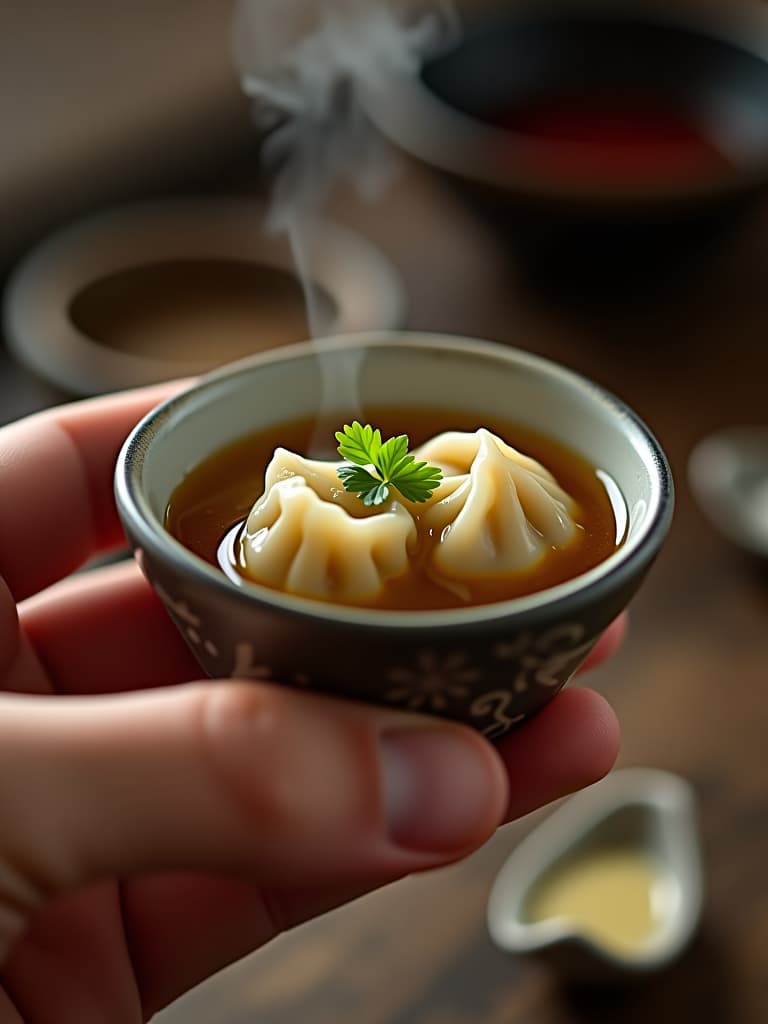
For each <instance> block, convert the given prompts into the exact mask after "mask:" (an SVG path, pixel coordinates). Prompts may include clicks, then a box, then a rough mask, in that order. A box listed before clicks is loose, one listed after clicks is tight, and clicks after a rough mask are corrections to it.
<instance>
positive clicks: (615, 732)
mask: <svg viewBox="0 0 768 1024" xmlns="http://www.w3.org/2000/svg"><path fill="white" fill-rule="evenodd" d="M619 742H620V735H619V725H618V721H617V719H616V715H615V714H614V712H613V709H612V708H611V706H610V705H609V704H608V703H607V701H605V700H604V699H603V698H602V697H601V696H599V694H597V693H594V692H593V691H592V690H586V689H583V688H582V687H577V686H574V687H570V688H569V689H566V690H563V691H562V692H561V693H559V694H558V695H557V697H555V699H554V700H552V701H550V702H549V704H547V705H546V706H545V707H544V708H542V710H541V711H539V712H538V714H536V715H534V717H533V718H532V719H531V720H530V721H529V722H527V723H526V725H525V726H524V727H523V728H521V729H518V730H517V731H516V732H514V733H512V735H511V736H509V737H508V738H507V739H505V740H503V741H502V742H501V743H500V744H499V748H498V749H499V754H500V755H501V758H502V760H503V762H504V765H505V767H506V770H507V774H508V776H509V805H508V807H507V815H506V817H507V820H508V821H512V820H514V819H515V818H521V817H523V815H525V814H528V813H529V812H531V811H533V810H536V809H537V808H539V807H544V806H545V805H546V804H548V803H551V802H552V801H553V800H558V799H559V798H560V797H563V796H567V795H568V794H569V793H574V792H575V791H576V790H577V789H583V788H584V787H585V786H589V785H591V784H592V783H593V782H597V781H598V780H599V779H601V778H602V777H603V776H604V775H606V774H607V773H608V772H609V771H610V770H611V768H612V767H613V765H614V763H615V761H616V758H617V757H618V754H619Z"/></svg>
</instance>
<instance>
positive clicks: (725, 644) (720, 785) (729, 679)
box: [0, 169, 768, 1024]
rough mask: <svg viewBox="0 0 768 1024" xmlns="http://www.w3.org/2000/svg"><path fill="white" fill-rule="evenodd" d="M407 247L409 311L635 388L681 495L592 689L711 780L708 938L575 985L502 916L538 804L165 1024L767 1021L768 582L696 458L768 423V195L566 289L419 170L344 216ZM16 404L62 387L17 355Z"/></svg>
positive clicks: (674, 764) (705, 791) (618, 386)
mask: <svg viewBox="0 0 768 1024" xmlns="http://www.w3.org/2000/svg"><path fill="white" fill-rule="evenodd" d="M337 212H338V213H339V215H340V216H341V217H342V218H343V219H344V220H346V221H347V222H348V223H350V224H352V225H353V226H358V227H361V228H362V229H363V230H365V231H366V232H367V233H368V234H369V235H370V237H372V238H373V239H374V240H376V241H378V242H379V244H381V245H382V246H383V247H384V248H385V249H386V250H387V251H388V252H389V253H390V254H391V255H392V257H393V258H394V259H395V260H396V261H397V263H398V265H399V267H400V269H401V271H402V274H403V276H404V278H405V281H406V283H407V286H408V290H409V292H410V298H411V311H410V317H409V323H410V325H411V326H414V327H420V328H429V329H445V330H449V331H452V332H456V333H467V334H472V335H476V336H480V337H489V338H494V339H497V340H500V341H503V342H507V343H513V344H516V345H519V346H521V347H523V348H527V349H530V350H532V351H535V352H539V353H542V354H544V355H547V356H550V357H553V358H555V359H557V360H560V361H562V362H564V363H566V364H568V365H570V366H572V367H574V368H576V369H578V370H580V371H582V372H584V373H586V374H587V375H589V376H591V377H593V378H595V379H596V380H598V381H600V382H601V383H602V384H604V385H607V386H608V387H609V388H611V389H612V390H614V391H616V392H617V393H618V394H620V395H621V396H622V397H623V398H625V399H626V400H627V401H628V402H629V403H630V404H631V405H633V406H634V407H635V408H636V409H637V410H638V411H639V412H640V413H641V415H643V416H644V417H645V418H646V419H647V420H648V422H649V423H650V424H651V426H652V427H653V428H654V430H655V431H656V432H657V434H658V435H659V436H660V438H661V439H662V441H663V443H664V445H665V447H666V449H667V451H668V453H669V455H670V458H671V461H672V464H673V468H674V470H675V473H676V478H677V483H678V489H679V496H678V506H677V516H676V521H675V524H674V527H673V530H672V534H671V537H670V540H669V543H668V545H667V547H666V549H665V551H664V553H663V555H662V557H661V558H660V560H659V562H658V563H657V566H656V568H655V569H654V571H653V573H652V575H651V577H650V578H649V580H648V582H647V584H646V585H645V587H644V589H643V590H642V592H641V594H640V596H639V597H638V598H637V600H636V601H635V603H634V605H633V619H632V629H631V634H630V637H629V640H628V642H627V644H626V646H625V648H624V650H623V651H622V653H621V654H620V655H619V657H617V658H616V659H615V660H614V661H613V662H612V663H611V664H610V665H609V666H607V667H605V668H603V669H601V670H600V671H599V672H598V673H595V674H594V675H593V676H592V677H591V679H590V684H591V685H594V686H595V687H596V688H598V689H600V690H601V691H602V692H604V693H605V694H606V695H607V696H608V697H609V699H610V700H611V701H612V702H613V704H614V706H615V708H616V710H617V712H618V714H619V716H620V719H621V721H622V725H623V731H624V745H623V752H622V755H621V764H622V765H649V766H654V767H659V768H664V769H670V770H672V771H675V772H679V773H681V774H682V775H684V776H685V777H686V778H688V779H689V780H690V781H691V782H692V783H693V784H694V785H695V787H696V790H697V792H698V795H699V799H700V827H701V836H702V840H703V847H704V854H705V861H706V882H707V901H706V913H705V920H704V925H703V929H702V933H701V937H700V939H699V940H698V941H697V943H696V944H695V945H694V947H693V948H692V949H691V951H690V953H689V954H688V955H687V956H686V957H685V958H684V960H683V961H682V962H681V963H680V964H679V965H678V966H677V967H676V968H675V969H674V970H673V971H671V972H670V973H668V974H667V975H665V976H664V977H660V978H658V979H656V980H652V981H649V982H647V983H644V984H643V985H641V986H639V987H637V988H635V989H633V990H631V991H622V992H613V993H610V992H605V991H603V992H599V991H598V992H593V993H591V994H580V995H579V994H574V993H572V992H571V993H569V992H566V991H564V990H563V989H561V987H560V986H559V985H558V983H557V980H556V979H555V978H553V977H552V976H551V975H549V974H548V973H547V972H546V971H545V970H544V969H543V968H541V967H539V966H536V965H534V964H530V963H527V962H521V961H516V960H512V959H509V958H508V957H506V956H504V955H503V954H501V953H500V952H498V951H497V950H495V949H494V947H493V946H492V944H491V942H490V941H489V939H488V936H487V934H486V931H485V925H484V914H485V903H486V899H487V895H488V891H489V887H490V885H491V883H492V880H493V878H494V875H495V873H496V871H497V870H498V868H499V867H500V866H501V864H502V862H503V861H504V859H505V858H506V856H507V855H508V853H509V851H510V850H511V849H512V847H513V846H514V845H515V843H516V842H517V841H518V839H519V838H520V836H521V834H523V832H524V831H525V830H526V829H528V828H529V827H530V826H531V824H532V821H531V820H528V821H524V822H521V823H517V824H516V825H513V826H510V827H509V828H508V829H506V830H505V831H503V832H502V833H500V834H499V835H498V836H497V837H496V839H495V840H494V841H493V842H491V843H490V844H489V845H488V846H487V847H486V848H485V849H484V850H482V851H481V852H480V853H478V854H477V855H476V856H475V857H473V858H472V859H471V860H469V861H467V862H465V863H464V864H462V865H460V866H458V867H455V868H452V869H449V870H446V871H443V872H439V873H436V874H434V875H432V876H429V877H421V878H414V879H409V880H407V881H405V882H403V883H400V884H398V885H395V886H393V887H391V888H389V889H387V890H385V891H382V892H380V893H378V894H376V895H374V896H371V897H368V898H366V899H364V900H362V901H359V902H358V903H356V904H354V905H352V906H350V907H347V908H344V909H343V910H341V911H338V912H336V913H334V914H332V915H329V916H328V917H326V918H324V919H322V920H320V921H317V922H315V923H313V924H312V925H310V926H307V927H304V928H302V929H300V930H298V931H296V932H295V933H293V934H290V935H287V936H284V937H283V938H281V939H280V940H279V941H277V942H276V943H275V944H274V945H273V946H272V947H270V948H269V949H267V950H266V951H265V952H263V953H262V954H259V955H258V956H257V957H255V958H251V959H249V960H247V961H244V962H243V963H242V964H240V965H238V966H236V967H235V968H233V969H231V970H229V971H227V972H224V973H223V974H222V975H220V976H219V977H217V978H215V979H213V980H212V981H210V982H208V983H207V984H206V985H203V986H201V987H200V988H199V989H198V990H197V991H195V992H194V993H192V994H190V995H189V996H188V997H187V998H185V999H184V1000H182V1001H180V1002H179V1003H178V1004H176V1005H175V1006H174V1007H172V1008H170V1009H169V1010H167V1011H166V1012H165V1013H164V1014H163V1015H161V1017H160V1018H159V1020H161V1021H162V1024H182V1022H183V1024H203V1022H204V1024H244V1022H246V1021H248V1022H251V1021H254V1022H255V1021H258V1022H259V1024H289V1022H290V1024H305V1022H306V1024H469V1022H472V1024H529V1022H535V1024H587V1022H589V1024H591V1022H597V1024H614V1022H626V1024H635V1022H637V1024H640V1022H643V1024H646V1022H648V1021H653V1022H655V1024H667V1022H669V1024H682V1022H685V1024H687V1022H694V1021H695V1022H702V1024H764V1022H766V1021H768V867H767V865H768V757H767V756H766V749H767V746H768V685H766V684H768V588H766V586H765V583H764V581H763V580H762V579H761V578H760V577H759V576H758V575H757V574H756V573H755V572H754V571H753V568H752V567H751V566H749V565H748V564H746V563H745V562H744V561H743V560H742V559H741V558H740V557H739V556H738V555H737V554H736V553H735V552H734V551H733V550H732V549H731V548H730V547H728V546H727V545H726V544H725V542H723V541H722V540H721V539H720V538H719V537H718V536H716V535H715V534H714V533H713V532H712V530H711V529H710V528H709V527H708V526H707V525H706V523H705V522H704V520H703V519H702V517H701V516H700V514H699V513H698V511H697V510H696V508H695V507H694V505H693V503H692V500H691V498H690V496H689V493H688V489H687V486H686V461H687V457H688V454H689V452H690V450H691V447H692V445H693V444H694V443H695V442H696V440H697V439H698V438H700V437H702V436H703V435H705V434H706V433H707V432H709V431H710V430H712V429H714V428H717V427H718V426H721V425H726V424H732V423H737V422H763V423H765V422H766V419H767V418H768V405H767V403H766V397H765V395H766V382H767V381H768V205H766V206H765V207H763V208H760V209H755V210H754V211H753V212H752V214H751V216H750V217H749V219H748V221H747V222H745V224H744V225H743V226H742V227H741V228H740V229H739V230H737V231H735V232H733V233H732V235H731V236H729V237H727V238H724V239H719V240H718V241H716V242H713V243H711V244H710V245H708V246H701V247H699V249H698V250H697V252H696V253H695V256H694V257H693V258H692V259H690V260H689V261H686V262H685V263H682V262H681V264H680V265H677V266H673V267H672V268H671V269H670V270H669V271H668V272H667V273H665V274H664V275H663V276H662V279H661V280H660V281H659V280H657V281H655V282H651V281H649V280H646V279H645V278H644V276H643V275H638V276H637V278H636V279H635V280H634V282H633V284H632V286H631V287H629V288H625V289H623V290H621V292H620V293H619V292H617V291H616V289H615V288H614V287H613V286H607V285H606V286H604V287H602V288H601V287H593V288H590V289H587V290H582V291H576V292H573V293H571V294H570V295H568V294H567V293H559V294H553V293H551V292H549V293H548V292H547V291H546V290H542V289H536V288H532V287H531V286H530V284H526V280H525V276H524V275H523V274H522V273H521V270H520V265H519V263H518V261H517V259H516V257H515V254H514V253H513V251H512V249H511V247H510V246H509V244H508V240H506V239H505V238H504V237H503V235H502V234H501V233H500V232H498V231H497V230H495V229H494V228H493V226H492V225H490V224H489V223H488V222H484V221H483V220H482V219H480V218H479V217H477V216H475V214H474V212H473V211H472V210H471V209H470V208H469V207H468V205H466V203H465V202H464V201H463V200H462V199H461V198H460V197H458V196H457V195H455V194H454V193H453V192H452V191H450V190H448V189H447V188H446V187H445V186H444V185H441V184H440V183H438V182H436V181H435V180H434V179H433V178H432V177H431V176H429V175H427V174H426V173H423V172H421V171H417V170H415V169H409V171H408V172H407V174H406V175H405V177H404V178H403V180H402V181H401V182H400V183H399V184H398V185H397V186H396V188H395V189H394V190H393V191H392V192H391V193H390V195H389V196H388V197H387V200H386V203H385V204H383V205H382V206H380V207H379V208H377V209H365V208H362V207H360V206H358V205H357V204H356V203H354V202H352V201H345V202H344V203H343V204H341V205H340V207H339V210H338V211H337ZM0 371H2V377H1V378H0V409H2V418H3V419H9V418H12V417H14V416H18V415H20V414H21V413H22V412H24V411H25V410H26V409H27V408H33V407H39V406H41V405H44V404H46V402H48V401H51V400H52V399H53V398H54V397H55V394H54V393H53V392H52V391H50V390H49V389H47V388H46V387H45V386H42V385H39V384H36V383H35V382H33V381H31V380H30V379H29V378H28V377H27V376H26V375H25V374H24V373H23V372H21V371H18V370H11V369H10V367H9V366H8V365H6V363H3V364H2V365H0Z"/></svg>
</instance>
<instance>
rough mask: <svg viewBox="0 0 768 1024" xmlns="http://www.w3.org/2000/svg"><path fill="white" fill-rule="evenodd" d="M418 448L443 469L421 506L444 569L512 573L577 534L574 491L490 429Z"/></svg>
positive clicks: (469, 575)
mask: <svg viewBox="0 0 768 1024" xmlns="http://www.w3.org/2000/svg"><path fill="white" fill-rule="evenodd" d="M414 454H415V455H416V457H417V458H419V459H423V460H424V461H426V462H429V463H430V464H432V465H437V466H439V467H440V468H441V469H442V470H443V474H444V479H443V482H442V483H441V484H440V486H439V488H438V489H437V490H436V491H435V493H434V494H433V495H432V499H431V501H430V503H429V506H428V507H427V508H426V509H425V511H424V512H423V514H422V523H423V526H424V527H426V528H427V529H429V530H431V531H432V533H433V536H434V537H435V538H436V543H435V546H434V549H433V553H432V556H431V559H432V563H431V564H432V568H433V570H434V571H436V572H437V573H439V574H440V575H444V576H446V577H449V578H451V579H457V580H465V579H477V578H478V577H482V576H485V577H501V576H509V575H510V574H513V573H516V572H522V571H525V570H526V569H530V568H531V567H533V566H534V565H535V564H536V563H537V562H538V561H539V560H540V559H541V558H543V557H544V555H545V554H546V553H547V552H548V551H551V550H552V549H553V548H561V547H565V546H566V545H568V544H569V543H570V542H571V541H572V540H574V538H575V536H576V532H577V530H578V525H577V521H576V515H577V512H578V510H577V506H576V503H575V502H574V501H573V499H572V498H571V497H570V496H569V495H568V494H566V492H565V491H564V490H563V489H562V488H561V487H560V486H559V484H558V483H557V481H556V480H555V478H554V477H553V476H552V474H551V473H550V472H549V471H548V470H546V469H545V468H544V467H543V466H542V465H541V464H540V463H539V462H537V461H536V460H535V459H531V458H529V457H528V456H525V455H523V454H521V453H520V452H518V451H516V449H514V448H512V447H510V446H509V445H508V444H506V443H505V442H504V441H502V439H501V438H500V437H497V436H496V435H495V434H492V433H491V432H490V431H489V430H485V429H480V430H478V431H477V432H475V433H459V432H449V433H445V434H440V435H439V436H438V437H435V438H433V439H432V440H431V441H428V442H427V443H426V444H424V445H422V446H421V448H419V449H418V450H417V451H416V452H414Z"/></svg>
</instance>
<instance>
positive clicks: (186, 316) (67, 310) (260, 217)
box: [4, 197, 405, 395]
mask: <svg viewBox="0 0 768 1024" xmlns="http://www.w3.org/2000/svg"><path fill="white" fill-rule="evenodd" d="M265 220H266V207H265V205H264V204H263V203H262V202H259V201H258V200H256V199H247V198H228V197H210V198H201V199H169V200H157V201H150V202H141V203H134V204H129V205H126V206H121V207H116V208H114V209H111V210H105V211H103V212H101V213H98V214H94V215H92V216H90V217H87V218H85V219H84V220H81V221H78V222H76V223H74V224H71V225H69V226H68V227H65V228H63V229H62V230H60V231H58V232H56V233H55V234H54V235H52V236H50V237H49V238H46V239H44V240H43V241H42V242H40V244H39V245H38V246H36V247H35V248H34V249H33V250H32V251H31V252H30V253H28V255H27V256H26V257H25V258H24V259H23V260H22V261H21V263H20V264H19V265H18V266H17V267H16V269H15V270H14V272H13V274H12V275H11V277H10V279H9V282H8V285H7V288H6V291H5V296H4V328H5V335H6V339H7V341H8V345H9V348H10V349H11V351H12V352H13V354H14V355H15V356H16V358H17V359H18V360H19V361H20V362H22V363H23V364H24V365H26V366H27V367H29V368H30V369H31V370H32V371H33V372H34V373H37V374H39V375H40V376H41V377H43V378H45V379H47V380H50V381H52V382H53V383H54V384H57V385H58V386H60V387H63V388H64V389H65V390H67V391H69V392H71V393H72V394H76V395H91V394H97V393H101V392H107V391H117V390H120V389H123V388H131V387H139V386H141V385H145V384H153V383H156V382H158V381H162V380H170V379H173V378H177V377H187V376H197V375H198V374H201V373H207V372H208V371H210V370H213V369H215V368H216V367H217V366H222V365H224V364H225V363H231V362H233V361H234V360H235V359H239V358H241V357H243V356H246V355H250V354H252V353H256V352H259V351H262V350H263V349H266V348H276V347H278V346H281V345H282V346H284V345H286V344H295V343H296V342H300V341H304V340H305V339H306V338H308V337H309V336H310V329H309V326H308V324H307V317H306V301H305V298H304V295H303V293H302V287H301V285H300V283H299V281H298V279H297V277H296V272H295V261H294V259H293V256H292V254H291V251H290V248H289V246H288V244H287V242H286V241H285V239H282V238H278V237H275V236H273V235H270V234H269V233H267V232H266V231H265V228H264V224H265ZM305 240H306V244H307V252H306V261H307V269H308V274H309V277H310V279H311V281H312V286H313V289H314V293H315V300H316V306H317V309H318V313H319V316H320V317H321V319H322V324H321V325H319V326H318V325H312V326H313V330H314V332H315V333H318V331H319V330H322V332H323V333H332V334H336V333H338V334H343V333H348V332H353V331H363V330H371V329H380V328H384V329H386V328H392V327H399V326H400V324H401V322H402V317H403V315H404V308H405V297H404V291H403V288H402V284H401V282H400V278H399V276H398V274H397V272H396V271H395V269H394V267H393V266H392V264H391V263H390V262H389V260H388V259H387V258H386V257H385V256H384V254H383V253H381V252H380V251H379V250H378V249H377V248H376V247H375V246H374V245H372V244H371V243H370V242H368V241H367V240H366V239H364V238H362V237H360V236H359V235H357V234H355V233H354V232H351V231H348V230H347V229H345V228H342V227H341V226H339V225H336V224H333V223H330V222H329V221H327V220H321V219H318V220H315V221H314V222H313V224H312V225H311V227H309V228H308V229H307V232H306V239H305Z"/></svg>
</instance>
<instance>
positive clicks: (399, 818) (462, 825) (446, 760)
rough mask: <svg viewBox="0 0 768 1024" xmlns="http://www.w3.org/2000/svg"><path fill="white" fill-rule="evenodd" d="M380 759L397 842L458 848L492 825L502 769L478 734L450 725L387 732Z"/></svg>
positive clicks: (482, 836)
mask: <svg viewBox="0 0 768 1024" xmlns="http://www.w3.org/2000/svg"><path fill="white" fill-rule="evenodd" d="M381 764H382V785H383V792H384V801H385V807H386V813H387V823H388V828H389V835H390V838H391V839H392V841H393V842H394V843H396V844H397V845H398V846H401V847H404V848H406V849H409V850H418V851H430V852H434V853H449V852H452V851H460V850H463V849H466V848H467V847H469V846H472V845H479V844H480V843H481V842H483V841H484V839H486V838H487V836H488V835H489V834H490V833H491V831H492V830H493V829H494V828H495V827H496V824H497V823H498V822H497V815H498V814H500V808H501V807H502V806H503V797H502V801H501V803H500V799H499V791H500V790H501V789H502V785H501V783H500V778H499V777H500V772H499V770H498V768H497V766H496V764H495V761H494V758H493V754H492V752H491V751H490V749H489V748H486V747H485V745H484V744H483V742H482V740H481V739H480V738H479V737H474V736H472V735H470V734H467V733H465V732H463V731H462V730H459V729H452V728H445V729H441V728H427V729H402V730H397V731H391V732H386V733H384V734H383V735H382V736H381Z"/></svg>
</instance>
